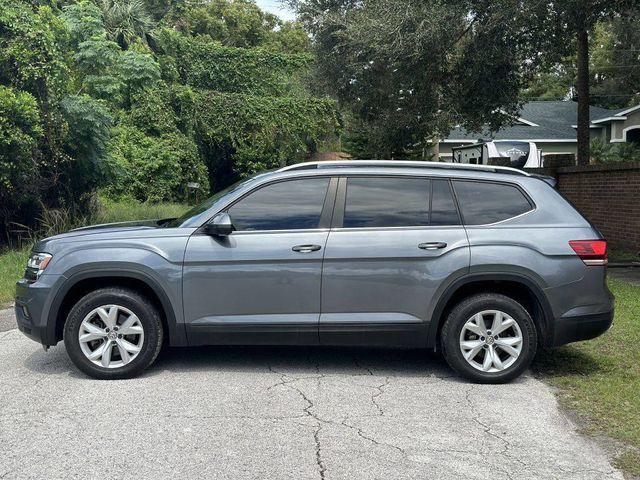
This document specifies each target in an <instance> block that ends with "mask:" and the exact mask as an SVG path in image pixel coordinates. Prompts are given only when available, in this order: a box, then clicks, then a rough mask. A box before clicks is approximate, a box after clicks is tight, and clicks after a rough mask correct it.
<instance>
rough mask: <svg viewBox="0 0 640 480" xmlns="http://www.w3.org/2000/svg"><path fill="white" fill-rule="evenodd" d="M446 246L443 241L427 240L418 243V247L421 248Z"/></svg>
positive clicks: (430, 248)
mask: <svg viewBox="0 0 640 480" xmlns="http://www.w3.org/2000/svg"><path fill="white" fill-rule="evenodd" d="M446 246H447V244H446V243H444V242H427V243H421V244H420V245H418V248H421V249H422V250H439V249H441V248H445V247H446Z"/></svg>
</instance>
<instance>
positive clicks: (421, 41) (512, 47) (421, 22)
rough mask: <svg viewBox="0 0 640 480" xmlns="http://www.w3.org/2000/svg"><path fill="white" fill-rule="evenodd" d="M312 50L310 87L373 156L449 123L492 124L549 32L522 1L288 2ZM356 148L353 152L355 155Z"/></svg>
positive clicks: (511, 103)
mask: <svg viewBox="0 0 640 480" xmlns="http://www.w3.org/2000/svg"><path fill="white" fill-rule="evenodd" d="M290 3H291V4H292V5H293V6H294V7H295V8H296V9H297V12H298V15H299V18H300V19H301V21H302V22H303V24H304V26H305V28H306V29H307V30H308V31H309V33H310V34H311V36H312V38H313V41H314V48H315V50H316V59H317V60H316V61H317V69H316V70H317V72H318V74H317V76H316V85H317V87H318V88H319V89H320V91H325V92H329V93H331V94H332V95H335V97H336V98H337V99H338V100H339V102H340V104H341V106H342V107H343V108H345V109H346V110H347V111H348V112H349V113H350V116H352V117H353V119H354V121H355V122H358V123H362V124H363V125H366V126H367V127H368V128H358V132H359V135H365V136H366V138H365V139H359V140H357V142H355V143H357V144H360V145H367V144H368V145H375V146H376V149H377V155H378V156H385V157H395V156H406V155H408V154H410V152H411V151H414V150H423V148H424V147H425V146H428V145H431V144H434V143H436V142H435V140H437V139H438V138H441V137H442V136H445V135H447V134H448V133H449V131H450V130H451V128H452V127H453V126H455V125H461V126H464V127H465V128H467V129H468V130H472V131H478V130H481V129H482V128H483V126H485V125H486V126H488V128H489V129H490V130H495V129H496V128H498V127H499V126H501V125H502V124H504V123H505V122H509V121H511V120H513V119H514V118H516V117H517V112H518V110H519V107H520V98H519V92H520V90H521V89H522V87H523V86H524V85H525V84H526V83H527V81H528V79H529V78H530V76H531V75H532V73H533V72H534V71H535V70H536V68H538V67H539V66H540V65H541V64H542V63H543V62H544V58H542V57H541V56H540V55H539V52H540V51H544V49H545V48H546V43H547V42H548V41H549V40H548V37H546V36H544V35H539V34H538V32H539V30H540V29H542V28H543V25H546V23H545V22H541V21H538V20H539V19H542V20H545V19H544V18H541V17H540V15H539V13H538V12H533V13H534V14H535V15H534V16H533V17H530V18H527V19H525V18H524V17H523V16H521V15H518V13H519V11H520V10H519V9H520V8H521V2H518V3H514V2H512V1H508V0H502V1H500V0H497V1H492V2H488V1H472V0H467V1H453V0H438V1H432V2H415V1H412V0H397V1H390V0H368V1H366V2H361V1H356V0H292V1H291V2H290ZM356 153H357V154H358V152H356Z"/></svg>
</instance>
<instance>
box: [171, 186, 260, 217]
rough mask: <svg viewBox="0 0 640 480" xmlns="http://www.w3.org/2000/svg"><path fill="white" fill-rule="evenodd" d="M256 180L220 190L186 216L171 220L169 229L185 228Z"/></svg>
mask: <svg viewBox="0 0 640 480" xmlns="http://www.w3.org/2000/svg"><path fill="white" fill-rule="evenodd" d="M254 180H255V177H253V178H250V179H248V180H247V179H244V180H240V181H238V182H236V183H234V184H233V185H231V186H229V187H227V188H225V189H223V190H220V191H219V192H217V193H216V194H214V195H213V196H212V197H209V198H207V199H206V200H205V201H204V202H202V203H201V204H200V205H196V206H195V207H193V208H192V209H191V210H188V211H187V212H185V213H184V214H182V216H180V217H178V218H176V219H174V220H171V222H169V223H167V225H166V226H167V227H169V228H175V227H181V226H183V224H184V223H186V222H187V221H188V220H189V219H191V218H193V217H195V216H197V215H200V214H201V213H204V212H206V211H207V210H209V209H210V208H211V207H212V206H213V204H215V203H216V202H218V201H220V200H222V199H224V198H225V197H226V196H227V195H230V194H232V193H233V192H235V191H236V190H238V189H239V188H241V187H243V186H244V185H246V184H247V183H251V182H253V181H254Z"/></svg>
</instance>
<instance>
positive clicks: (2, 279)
mask: <svg viewBox="0 0 640 480" xmlns="http://www.w3.org/2000/svg"><path fill="white" fill-rule="evenodd" d="M29 250H30V248H23V249H22V250H9V251H5V252H4V253H1V254H0V308H2V307H3V306H5V305H6V304H8V303H9V302H11V301H13V294H14V293H15V290H16V281H17V280H18V279H19V278H21V277H22V274H23V273H24V267H26V265H27V257H28V256H29Z"/></svg>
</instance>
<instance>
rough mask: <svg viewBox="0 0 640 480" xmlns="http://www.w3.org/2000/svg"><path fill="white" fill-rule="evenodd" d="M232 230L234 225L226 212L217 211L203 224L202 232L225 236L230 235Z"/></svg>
mask: <svg viewBox="0 0 640 480" xmlns="http://www.w3.org/2000/svg"><path fill="white" fill-rule="evenodd" d="M234 230H235V227H234V226H233V223H232V222H231V217H230V216H229V214H228V213H226V212H223V213H219V214H218V215H216V216H215V217H213V218H212V219H211V221H210V222H209V223H207V224H206V225H205V226H204V232H205V233H206V234H207V235H213V236H216V237H226V236H227V235H231V232H233V231H234Z"/></svg>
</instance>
